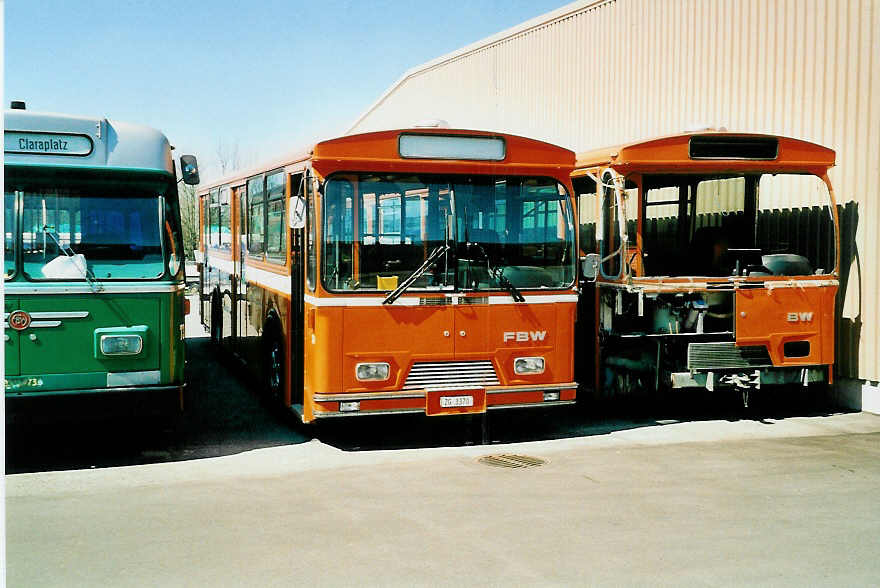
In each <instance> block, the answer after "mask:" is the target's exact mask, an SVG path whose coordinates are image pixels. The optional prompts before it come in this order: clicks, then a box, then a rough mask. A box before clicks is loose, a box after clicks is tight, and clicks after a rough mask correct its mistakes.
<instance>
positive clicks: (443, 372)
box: [403, 360, 501, 390]
mask: <svg viewBox="0 0 880 588" xmlns="http://www.w3.org/2000/svg"><path fill="white" fill-rule="evenodd" d="M500 384H501V382H499V381H498V376H497V375H496V374H495V366H493V365H492V362H491V361H488V360H487V361H440V362H421V363H416V364H415V365H413V367H412V369H411V370H410V372H409V375H408V376H407V377H406V383H404V385H403V389H404V390H420V389H423V388H441V389H454V388H467V387H469V386H472V387H479V388H482V387H484V386H499V385H500Z"/></svg>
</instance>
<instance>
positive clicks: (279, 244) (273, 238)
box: [266, 171, 287, 263]
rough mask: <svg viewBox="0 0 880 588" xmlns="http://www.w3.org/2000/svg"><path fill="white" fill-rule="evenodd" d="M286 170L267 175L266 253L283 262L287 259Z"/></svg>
mask: <svg viewBox="0 0 880 588" xmlns="http://www.w3.org/2000/svg"><path fill="white" fill-rule="evenodd" d="M284 178H285V175H284V172H283V171H279V172H276V173H273V174H269V175H268V176H266V199H267V200H268V204H267V211H266V253H267V254H268V257H270V258H272V259H273V260H276V261H281V262H282V263H283V262H285V261H286V260H287V223H285V222H284V219H285V216H286V213H285V206H284Z"/></svg>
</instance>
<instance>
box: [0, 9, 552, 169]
mask: <svg viewBox="0 0 880 588" xmlns="http://www.w3.org/2000/svg"><path fill="white" fill-rule="evenodd" d="M566 3H567V2H565V0H471V1H467V0H465V1H455V2H437V1H436V0H434V1H430V0H409V1H405V0H373V1H364V2H353V1H344V0H327V1H312V2H299V1H280V0H254V1H252V2H246V1H242V2H235V1H232V0H215V1H210V2H209V1H197V0H193V1H189V2H187V1H186V0H182V1H181V0H178V1H174V2H170V1H166V0H150V1H138V0H87V1H83V2H77V1H65V0H55V1H43V0H10V1H7V2H6V3H5V9H6V14H5V35H4V38H5V58H6V67H5V79H4V96H5V101H6V102H7V104H6V107H8V102H9V100H25V101H26V102H27V104H28V109H31V110H41V111H51V112H67V113H74V114H83V115H95V116H106V117H108V118H116V119H119V120H124V121H128V122H139V123H144V124H148V125H151V126H154V127H156V128H159V129H160V130H162V131H163V132H165V133H166V134H167V135H168V137H169V138H170V140H171V142H172V144H173V145H175V146H176V147H177V149H178V151H177V152H176V153H177V154H178V155H179V154H180V153H183V152H191V153H194V154H195V155H197V156H198V157H199V161H200V165H201V167H202V170H203V178H206V179H210V178H211V177H216V175H217V174H218V173H219V169H218V166H217V159H218V146H222V148H223V150H224V151H226V152H227V153H229V152H231V151H233V150H234V149H237V152H238V155H239V160H240V162H241V164H242V165H244V166H248V165H254V164H257V163H259V162H260V161H262V160H265V159H270V158H274V157H277V156H280V155H282V154H284V153H286V152H288V151H292V150H295V149H298V148H300V147H305V146H307V145H308V144H309V143H311V142H312V141H314V140H315V139H319V138H326V137H331V136H335V135H338V134H341V133H342V132H344V131H345V130H346V129H347V128H348V127H349V125H350V124H351V123H352V122H354V120H355V118H357V116H358V115H360V114H361V113H362V112H363V111H364V110H365V109H366V108H367V107H368V106H369V105H370V104H372V103H373V101H375V100H376V99H377V98H378V97H379V96H380V95H381V94H382V92H384V91H385V90H386V89H387V88H388V87H389V86H390V85H391V84H393V83H394V82H395V81H396V80H397V79H398V78H399V77H400V76H401V75H402V74H403V73H404V72H405V71H406V70H408V69H409V68H411V67H413V66H416V65H419V64H421V63H424V62H426V61H429V60H431V59H434V58H435V57H439V56H440V55H443V54H445V53H448V52H450V51H454V50H455V49H458V48H460V47H463V46H465V45H467V44H470V43H473V42H474V41H478V40H480V39H482V38H485V37H488V36H490V35H493V34H495V33H497V32H500V31H502V30H504V29H506V28H509V27H512V26H515V25H517V24H519V23H521V22H523V21H526V20H528V19H530V18H533V17H536V16H538V15H541V14H544V13H546V12H549V11H551V10H554V9H556V8H559V7H560V6H563V5H565V4H566ZM426 116H428V114H426Z"/></svg>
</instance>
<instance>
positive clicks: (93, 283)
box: [43, 225, 103, 292]
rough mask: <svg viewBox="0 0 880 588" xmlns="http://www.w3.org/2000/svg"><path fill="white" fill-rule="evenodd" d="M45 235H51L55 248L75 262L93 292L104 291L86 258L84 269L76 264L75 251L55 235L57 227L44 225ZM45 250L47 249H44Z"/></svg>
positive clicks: (74, 264)
mask: <svg viewBox="0 0 880 588" xmlns="http://www.w3.org/2000/svg"><path fill="white" fill-rule="evenodd" d="M43 234H44V235H49V236H50V237H51V238H52V240H53V241H55V246H56V247H58V250H59V251H60V252H61V253H63V254H64V255H66V256H67V257H69V258H70V259H71V260H73V266H74V267H75V268H77V269H78V270H79V271H80V272H81V273H82V275H83V278H85V280H86V282H87V283H88V284H89V287H90V288H91V289H92V292H99V291H101V290H102V289H103V286H102V285H101V283H100V282H98V279H97V278H96V277H95V275H94V274H93V273H92V271H91V270H90V269H89V266H88V263H87V262H86V261H85V256H83V263H84V264H85V266H84V267H80V266H79V265H77V263H76V253H74V251H73V249H71V248H70V246H69V245H62V244H61V239H59V237H58V235H57V234H56V233H55V227H54V226H49V225H43ZM44 249H45V247H44Z"/></svg>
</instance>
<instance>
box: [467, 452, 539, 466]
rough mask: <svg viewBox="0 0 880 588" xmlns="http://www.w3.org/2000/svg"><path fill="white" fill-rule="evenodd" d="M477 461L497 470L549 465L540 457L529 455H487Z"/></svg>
mask: <svg viewBox="0 0 880 588" xmlns="http://www.w3.org/2000/svg"><path fill="white" fill-rule="evenodd" d="M477 461H479V462H480V463H481V464H484V465H489V466H494V467H496V468H534V467H538V466H542V465H544V464H545V463H547V462H546V461H545V460H543V459H541V458H539V457H529V456H528V455H486V456H483V457H481V458H480V459H479V460H477Z"/></svg>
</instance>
